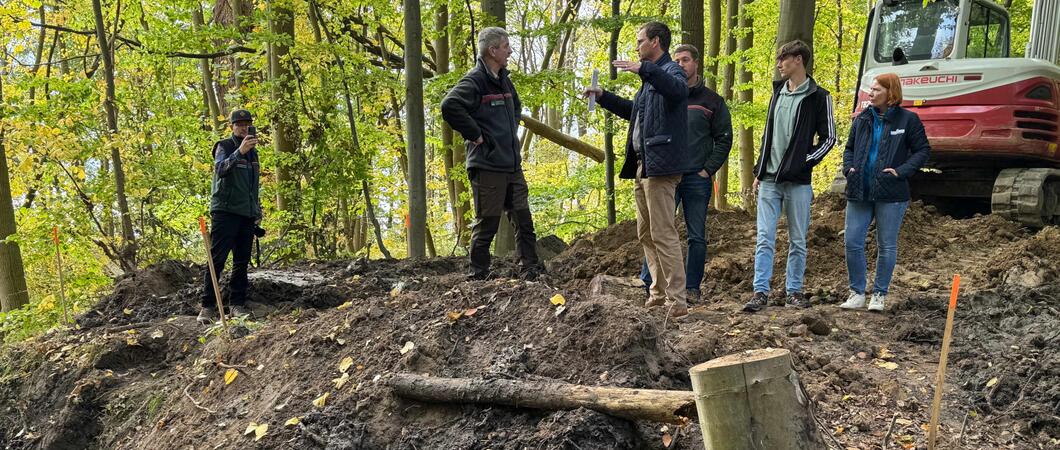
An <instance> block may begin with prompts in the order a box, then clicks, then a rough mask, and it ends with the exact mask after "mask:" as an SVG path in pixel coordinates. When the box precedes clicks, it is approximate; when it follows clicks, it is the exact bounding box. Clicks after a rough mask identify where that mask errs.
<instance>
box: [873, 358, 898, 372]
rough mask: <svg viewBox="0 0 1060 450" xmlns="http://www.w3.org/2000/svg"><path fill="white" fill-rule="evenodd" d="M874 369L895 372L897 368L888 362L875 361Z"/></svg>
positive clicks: (895, 364)
mask: <svg viewBox="0 0 1060 450" xmlns="http://www.w3.org/2000/svg"><path fill="white" fill-rule="evenodd" d="M876 367H881V368H884V369H887V370H895V369H897V368H898V363H893V362H890V361H883V360H876Z"/></svg>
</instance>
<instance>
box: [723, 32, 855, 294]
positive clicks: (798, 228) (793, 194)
mask: <svg viewBox="0 0 1060 450" xmlns="http://www.w3.org/2000/svg"><path fill="white" fill-rule="evenodd" d="M812 58H813V55H812V54H811V52H810V47H809V46H807V45H806V44H805V43H804V42H802V41H798V40H796V41H792V42H788V43H787V44H784V45H782V46H781V47H780V49H778V51H777V70H778V71H779V72H780V76H781V78H782V79H781V80H780V81H776V82H774V83H773V97H772V98H771V99H770V101H769V109H768V110H767V116H766V126H765V130H764V132H763V133H762V149H761V152H760V153H759V157H758V164H757V165H756V166H755V171H754V173H755V180H754V186H753V189H754V191H755V192H756V193H757V195H758V224H757V228H758V237H757V242H756V244H755V276H754V294H753V295H752V296H751V300H750V301H748V302H747V304H746V305H744V311H747V312H756V311H760V310H761V309H762V308H765V307H766V305H767V304H768V303H769V282H770V279H771V278H772V277H773V252H774V247H775V244H776V238H777V223H778V222H779V221H780V214H781V212H784V213H785V215H786V217H787V220H788V262H787V273H786V277H785V286H784V287H785V290H786V292H787V296H786V298H785V302H784V303H785V306H791V307H798V308H807V307H809V306H810V301H809V299H808V298H807V297H806V296H805V295H803V293H802V282H803V275H805V272H806V231H807V230H808V229H809V227H810V203H811V202H812V201H813V187H812V186H810V181H811V179H812V178H813V166H816V165H817V164H818V163H820V162H821V161H822V160H823V159H824V157H825V155H827V154H828V151H829V150H831V149H832V146H834V145H835V118H834V117H833V115H832V96H831V94H829V93H828V91H827V90H825V89H824V88H823V87H820V86H818V85H817V82H815V81H814V80H813V78H811V77H810V76H809V75H808V74H807V73H806V68H807V67H808V66H810V65H811V60H812ZM815 137H816V142H814V138H815Z"/></svg>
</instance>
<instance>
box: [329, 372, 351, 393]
mask: <svg viewBox="0 0 1060 450" xmlns="http://www.w3.org/2000/svg"><path fill="white" fill-rule="evenodd" d="M348 381H350V374H348V373H346V372H343V373H342V376H341V377H338V378H335V379H333V380H331V382H332V383H335V389H342V387H343V386H345V385H346V383H347V382H348Z"/></svg>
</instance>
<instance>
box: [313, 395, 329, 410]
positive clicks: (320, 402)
mask: <svg viewBox="0 0 1060 450" xmlns="http://www.w3.org/2000/svg"><path fill="white" fill-rule="evenodd" d="M329 395H331V393H330V392H325V393H324V395H321V396H320V397H317V399H316V400H313V406H316V407H317V408H323V407H324V404H325V403H327V401H328V396H329Z"/></svg>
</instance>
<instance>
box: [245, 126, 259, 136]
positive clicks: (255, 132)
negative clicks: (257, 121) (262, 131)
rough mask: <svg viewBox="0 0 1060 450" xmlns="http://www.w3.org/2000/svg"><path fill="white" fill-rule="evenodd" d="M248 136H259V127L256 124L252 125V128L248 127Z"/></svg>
mask: <svg viewBox="0 0 1060 450" xmlns="http://www.w3.org/2000/svg"><path fill="white" fill-rule="evenodd" d="M247 136H254V137H257V136H258V129H257V128H256V127H255V126H254V125H251V126H250V128H249V129H247Z"/></svg>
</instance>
